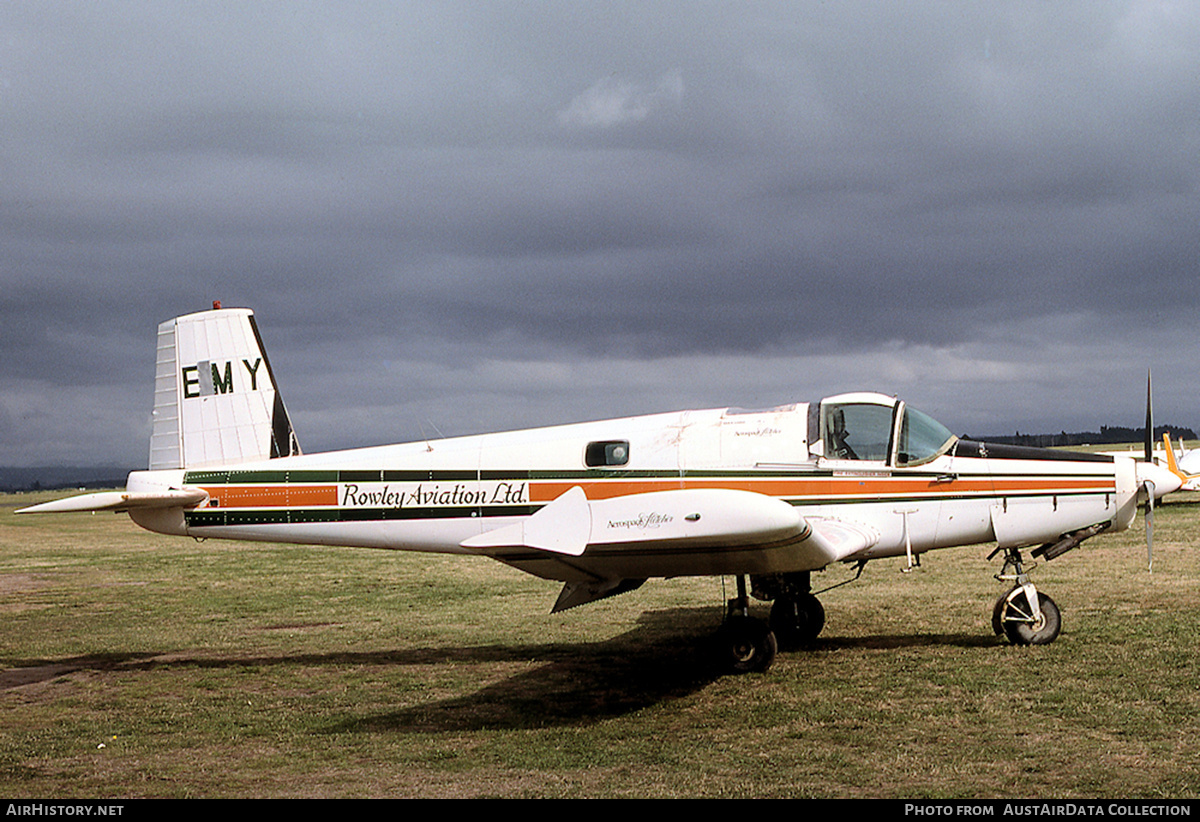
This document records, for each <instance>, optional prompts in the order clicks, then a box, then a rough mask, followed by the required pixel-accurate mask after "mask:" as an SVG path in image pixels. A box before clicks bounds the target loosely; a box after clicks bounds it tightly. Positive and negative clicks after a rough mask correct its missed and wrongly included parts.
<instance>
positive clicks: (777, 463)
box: [21, 304, 1178, 672]
mask: <svg viewBox="0 0 1200 822" xmlns="http://www.w3.org/2000/svg"><path fill="white" fill-rule="evenodd" d="M1155 468H1156V467H1155ZM1138 470H1139V468H1138V467H1137V466H1135V461H1134V460H1133V459H1131V458H1126V457H1111V456H1102V455H1097V454H1075V453H1070V452H1065V451H1053V450H1043V449H1032V448H1018V447H1011V446H999V445H989V444H985V443H981V442H972V441H967V440H962V439H959V438H957V437H955V436H954V435H953V434H951V433H950V431H949V430H948V429H946V428H945V427H944V426H942V425H941V424H939V423H938V422H936V421H935V420H933V419H932V418H930V417H929V416H927V415H926V414H924V413H922V412H920V411H918V410H917V409H915V408H911V407H909V406H908V405H906V404H905V403H903V402H901V401H898V400H897V399H896V398H894V397H889V396H885V395H883V394H875V393H854V394H843V395H840V396H834V397H828V398H826V399H824V400H822V401H820V402H812V403H796V404H794V405H785V406H780V407H777V408H771V409H768V410H759V411H747V410H739V409H734V408H726V409H715V410H704V411H681V412H677V413H667V414H655V415H652V416H641V417H630V418H625V419H614V420H606V421H602V422H587V423H578V424H572V425H563V426H558V427H551V428H540V429H532V430H525V431H512V432H506V433H497V434H487V435H479V436H467V437H458V438H453V439H443V440H437V441H432V442H417V443H409V444H401V445H388V446H381V447H374V448H361V449H354V450H348V451H336V452H328V453H319V454H301V452H300V448H299V446H298V444H297V441H296V436H295V434H294V432H293V430H292V425H291V422H290V421H289V419H288V415H287V411H286V410H285V408H284V405H283V400H282V399H281V397H280V394H279V390H278V388H277V385H276V382H275V377H274V374H273V373H272V371H271V367H270V365H269V364H268V362H267V357H266V353H265V351H264V349H263V346H262V343H261V339H260V337H259V333H258V328H257V325H256V323H255V321H254V317H253V314H252V312H251V311H249V310H248V309H220V308H219V304H214V309H213V310H212V311H204V312H199V313H195V314H189V315H187V316H183V317H178V318H176V319H174V320H170V321H168V322H165V323H163V324H161V325H160V326H159V329H158V357H157V369H156V378H155V391H154V414H153V423H152V431H151V441H150V465H149V470H146V471H135V472H133V473H131V474H130V475H129V479H128V482H127V486H126V489H125V490H124V491H115V492H100V493H91V494H85V495H82V496H78V497H71V498H67V499H62V500H57V501H53V502H47V503H43V504H41V505H35V506H32V507H30V508H26V509H23V511H22V512H21V513H34V512H62V511H97V510H111V511H126V512H128V513H129V516H130V517H131V518H132V519H133V521H134V522H136V523H137V524H138V525H140V526H142V527H144V528H147V529H149V530H151V531H155V532H159V533H163V534H173V535H181V536H191V537H200V538H209V537H215V538H221V539H243V540H263V541H269V542H286V543H304V544H321V545H337V546H361V547H370V548H386V549H397V550H412V551H433V552H442V553H450V554H467V555H482V556H485V557H491V558H493V559H495V560H498V561H500V562H503V563H506V564H507V565H510V566H512V567H514V568H518V569H520V570H522V571H525V572H528V573H530V574H533V575H535V576H538V577H542V578H545V579H551V580H558V581H560V582H562V583H564V584H563V588H562V593H561V594H560V595H559V597H558V600H557V602H556V603H555V605H554V607H553V610H554V611H561V610H563V609H566V608H572V607H575V606H577V605H582V604H584V603H588V602H593V601H595V600H599V599H603V598H605V597H609V596H612V595H614V594H619V593H622V592H625V591H630V590H633V589H634V588H637V587H638V586H640V585H641V584H642V583H643V582H645V581H646V580H647V579H648V578H652V577H664V578H666V577H676V576H697V575H730V576H734V577H736V581H737V597H736V598H735V599H733V600H731V601H730V602H729V604H728V612H727V616H726V619H725V621H724V624H723V625H722V627H721V630H720V631H719V633H718V637H719V638H720V642H719V648H720V653H721V656H722V663H723V664H724V665H725V666H727V668H728V669H729V670H731V671H735V672H746V671H762V670H765V669H766V668H767V667H769V666H770V664H771V662H772V661H773V659H774V658H775V654H776V652H777V648H778V647H779V645H780V644H781V643H782V644H784V645H785V646H787V645H797V644H800V643H803V642H806V641H810V640H812V639H814V638H815V637H816V636H817V634H818V633H819V632H820V631H821V629H822V627H823V626H824V622H825V615H824V609H823V607H822V605H821V603H820V601H819V600H818V599H817V598H816V596H815V595H814V594H813V592H812V586H811V573H812V572H813V571H817V570H820V569H823V568H825V567H827V566H829V565H831V564H833V563H853V564H857V565H858V572H859V574H861V572H862V568H863V566H864V565H865V564H866V563H867V562H868V561H869V560H873V559H877V558H881V557H900V556H903V557H907V560H908V567H909V568H911V567H913V566H914V565H917V564H919V559H920V555H921V554H923V553H924V552H926V551H930V550H933V549H936V548H950V547H953V546H961V545H975V544H981V543H990V542H995V543H997V548H996V550H995V551H994V552H993V554H992V556H995V555H996V554H997V553H1000V552H1003V554H1004V557H1005V563H1004V569H1003V571H1002V573H1001V574H999V575H997V579H1001V580H1003V581H1007V582H1010V583H1012V587H1011V589H1010V590H1008V592H1007V593H1005V594H1004V595H1003V596H1002V597H1001V598H1000V599H999V601H998V602H997V603H996V608H995V613H994V620H993V627H994V629H995V630H996V633H997V634H1004V635H1005V636H1007V638H1008V639H1009V640H1010V641H1012V642H1014V643H1017V644H1031V643H1032V644H1042V643H1047V642H1051V641H1053V640H1054V639H1055V637H1057V636H1058V633H1059V629H1060V615H1059V611H1058V608H1057V606H1056V605H1055V603H1054V602H1053V601H1052V600H1051V599H1050V598H1049V597H1047V596H1046V595H1045V594H1044V593H1042V592H1040V591H1038V590H1037V589H1036V588H1035V587H1034V586H1033V584H1032V583H1031V582H1030V580H1029V576H1028V573H1027V571H1028V570H1029V567H1030V566H1027V565H1025V564H1024V562H1023V560H1022V556H1021V551H1022V549H1025V548H1033V549H1034V550H1033V552H1032V553H1033V554H1034V555H1036V556H1041V557H1044V558H1045V559H1046V560H1050V559H1053V558H1055V557H1057V556H1059V555H1060V554H1062V553H1064V552H1065V551H1068V550H1070V549H1071V548H1074V547H1076V546H1078V545H1079V544H1080V543H1081V542H1083V541H1084V540H1086V539H1089V538H1091V537H1092V536H1095V535H1096V534H1099V533H1102V532H1106V531H1120V530H1122V529H1125V528H1127V527H1129V525H1130V524H1131V523H1132V521H1133V519H1134V517H1135V515H1136V510H1137V507H1138V504H1139V492H1141V494H1140V495H1141V496H1142V497H1145V496H1146V494H1145V491H1144V490H1143V489H1140V488H1139V474H1138ZM1154 482H1155V483H1156V487H1158V488H1162V487H1166V486H1167V485H1169V484H1170V483H1171V482H1178V478H1177V477H1175V475H1173V474H1171V473H1170V472H1168V471H1166V470H1165V469H1159V470H1158V471H1156V472H1155V473H1154ZM1160 483H1161V484H1160ZM747 578H749V586H747ZM748 588H749V591H748ZM751 596H753V597H754V598H756V599H759V600H767V601H773V605H772V606H771V609H770V617H769V620H768V621H763V620H760V619H757V618H753V617H751V616H750V598H751Z"/></svg>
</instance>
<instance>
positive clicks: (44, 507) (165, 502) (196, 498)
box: [17, 488, 208, 514]
mask: <svg viewBox="0 0 1200 822" xmlns="http://www.w3.org/2000/svg"><path fill="white" fill-rule="evenodd" d="M206 499H208V494H207V493H206V492H205V491H203V490H201V489H199V488H186V489H172V490H169V491H132V492H131V491H100V492H97V493H94V494H81V495H79V496H75V497H67V498H66V499H56V500H52V501H50V502H43V503H41V504H40V505H31V506H29V507H28V508H22V509H20V510H19V511H17V513H18V514H62V513H67V512H71V511H116V512H120V511H128V510H130V509H132V508H140V509H149V508H192V507H194V506H197V505H199V504H201V503H202V502H204V501H205V500H206Z"/></svg>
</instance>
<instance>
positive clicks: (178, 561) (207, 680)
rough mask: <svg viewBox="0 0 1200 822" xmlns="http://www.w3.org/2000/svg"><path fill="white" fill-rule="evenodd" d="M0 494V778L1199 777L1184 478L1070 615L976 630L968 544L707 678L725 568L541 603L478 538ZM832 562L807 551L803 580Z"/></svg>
mask: <svg viewBox="0 0 1200 822" xmlns="http://www.w3.org/2000/svg"><path fill="white" fill-rule="evenodd" d="M51 496H52V495H49V494H40V495H21V496H4V497H0V620H2V623H0V624H2V625H3V628H2V630H0V711H2V715H3V722H2V723H0V795H4V796H7V797H38V798H110V797H112V798H135V797H878V798H1006V797H1022V798H1154V799H1160V798H1176V799H1179V798H1195V797H1197V796H1200V676H1198V674H1200V665H1198V663H1200V649H1198V645H1200V644H1198V643H1197V636H1200V551H1197V550H1196V549H1197V544H1198V540H1197V533H1198V528H1200V495H1179V496H1178V498H1177V499H1175V500H1173V501H1171V502H1169V503H1168V504H1166V505H1163V506H1162V507H1160V508H1159V509H1158V511H1157V516H1156V521H1155V562H1154V572H1153V574H1149V573H1147V570H1146V551H1145V544H1144V532H1143V530H1142V523H1141V519H1140V518H1139V520H1138V522H1137V524H1135V526H1134V528H1133V529H1132V530H1130V531H1128V532H1125V533H1123V534H1116V535H1108V536H1101V537H1097V538H1096V539H1094V540H1092V541H1090V542H1088V543H1085V545H1084V546H1083V547H1082V548H1080V549H1078V550H1076V551H1072V552H1070V553H1068V554H1066V555H1065V556H1063V557H1062V558H1060V559H1057V560H1054V561H1053V562H1050V563H1048V564H1044V565H1041V566H1040V567H1039V568H1038V569H1037V570H1036V571H1035V572H1034V579H1035V581H1036V582H1037V584H1038V585H1039V587H1041V588H1042V589H1043V590H1045V591H1046V592H1047V593H1049V594H1050V595H1051V596H1052V597H1054V599H1055V600H1056V601H1057V602H1058V604H1059V606H1060V608H1061V609H1062V611H1063V625H1064V628H1063V634H1062V636H1061V637H1060V638H1059V640H1058V641H1057V642H1055V643H1054V644H1052V645H1049V646H1045V647H1026V648H1017V647H1012V646H1009V645H1007V644H1006V643H1003V642H1001V641H999V640H997V639H996V638H995V637H994V636H992V633H991V628H990V624H989V620H990V614H991V608H992V603H993V601H994V600H995V598H996V597H997V596H998V595H999V594H1000V593H1001V592H1002V590H1003V587H1002V585H1001V583H999V582H997V581H995V580H994V579H993V578H992V575H993V574H994V573H996V572H997V571H998V570H999V565H998V563H995V562H993V563H991V564H989V563H988V562H987V561H986V559H985V558H986V556H987V554H988V553H989V551H990V547H988V546H978V547H974V548H961V549H957V550H950V551H941V552H935V553H932V554H928V555H926V556H925V557H924V560H923V567H922V568H921V569H919V570H917V571H916V572H913V573H908V574H903V573H901V572H900V569H901V567H902V563H901V562H898V561H880V562H877V563H872V564H871V565H870V566H868V568H867V570H866V571H865V573H864V575H863V578H862V579H861V580H859V581H858V582H856V583H853V584H850V585H846V586H843V587H840V588H837V589H836V590H832V591H829V592H828V593H826V594H824V595H823V596H822V601H823V602H824V604H825V608H826V611H827V613H828V623H827V627H826V630H825V633H824V634H823V635H822V637H821V638H820V640H819V641H818V643H817V644H816V645H815V646H814V647H813V648H812V649H810V650H806V651H801V652H792V653H787V654H781V655H780V657H779V659H778V660H777V661H776V664H775V666H774V667H773V668H772V669H771V670H770V671H768V672H767V673H766V674H761V675H750V676H741V677H721V676H718V675H716V674H715V673H714V671H713V670H712V669H711V668H710V667H709V664H708V661H707V659H708V657H707V656H706V654H705V643H704V640H705V638H706V637H707V636H708V634H709V633H710V632H711V631H712V629H713V628H715V626H716V624H717V622H718V621H719V619H720V616H721V612H722V609H723V604H722V603H723V601H724V600H725V598H726V597H728V596H731V595H732V591H731V590H730V587H731V581H728V580H726V581H722V580H720V579H704V578H702V579H688V580H669V581H663V580H655V581H651V582H649V583H647V585H646V586H645V587H643V588H642V589H640V590H638V591H635V592H633V593H630V594H625V595H623V596H620V597H617V598H615V599H612V600H608V601H605V602H601V603H597V604H594V605H591V606H585V607H583V608H579V609H575V610H572V611H568V612H566V613H563V614H556V615H550V614H549V613H548V611H549V608H550V605H551V603H553V601H554V598H555V597H556V595H557V587H556V586H555V585H553V584H552V583H548V582H544V581H541V580H537V579H534V578H532V577H526V576H523V575H521V574H519V573H517V572H515V571H513V570H511V569H508V568H506V567H504V566H502V565H499V564H495V563H490V562H488V561H486V560H482V559H461V558H457V559H456V558H448V557H437V556H430V555H415V554H414V555H409V554H399V553H391V552H383V551H368V550H354V549H311V548H303V547H300V548H297V547H287V546H279V545H266V544H253V543H227V542H219V541H209V542H196V541H193V540H189V539H178V538H168V537H160V536H156V535H153V534H150V533H147V532H145V531H141V530H140V529H138V528H137V527H136V526H134V525H133V524H132V523H131V522H130V521H129V520H128V518H127V517H125V516H123V515H100V514H97V515H87V514H82V515H79V514H76V515H57V516H53V515H48V516H41V517H34V516H24V517H15V516H13V510H14V509H15V508H17V507H20V506H23V505H28V504H32V503H33V502H36V501H41V500H43V499H47V498H50V497H51ZM851 576H852V574H851V572H850V569H847V568H835V569H831V570H830V571H828V572H826V573H824V574H821V575H817V576H816V577H815V584H816V585H817V587H818V588H823V587H827V586H829V585H832V584H834V583H837V582H841V581H843V580H847V579H850V577H851Z"/></svg>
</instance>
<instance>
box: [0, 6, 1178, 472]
mask: <svg viewBox="0 0 1200 822" xmlns="http://www.w3.org/2000/svg"><path fill="white" fill-rule="evenodd" d="M1198 43H1200V12H1198V11H1196V10H1194V9H1193V8H1192V6H1191V5H1190V4H1187V3H1183V2H1178V3H1173V2H1148V0H1147V1H1143V2H1138V1H1137V0H1128V2H1106V3H1084V2H1077V3H1070V2H1068V3H1054V4H1047V3H1043V2H1012V3H990V4H960V3H949V2H912V3H889V4H880V3H855V2H850V3H836V4H826V3H811V4H807V3H801V4H796V3H769V2H762V3H750V4H745V5H742V6H738V7H730V6H727V5H725V4H709V3H674V2H656V3H608V4H601V5H597V4H577V3H545V4H531V3H520V2H511V3H488V4H463V5H443V4H429V3H378V4H377V3H357V4H350V5H341V4H336V5H331V4H326V3H287V4H275V3H245V4H235V5H207V4H200V5H197V4H192V3H176V2H165V3H109V2H99V3H87V4H80V3H38V4H12V5H8V6H5V7H3V8H0V124H2V125H3V128H4V133H5V135H6V138H5V140H4V141H3V142H2V143H0V185H2V186H3V188H2V189H0V190H2V191H3V197H0V247H2V248H3V249H4V254H3V256H2V258H0V285H2V286H3V288H2V289H0V311H2V312H3V316H4V319H5V322H4V323H3V324H0V353H2V354H3V356H2V357H0V381H3V386H4V390H3V392H2V393H0V462H4V463H12V464H36V463H39V462H46V461H50V462H62V461H91V462H104V461H112V460H120V461H126V462H130V463H132V464H135V465H136V464H137V463H138V462H140V461H141V460H142V459H143V454H144V452H145V444H144V438H145V435H146V430H147V428H148V425H147V424H146V423H145V419H146V418H147V416H148V415H147V411H148V405H149V395H150V391H151V373H152V365H151V361H152V357H153V333H154V328H155V325H156V324H157V323H158V322H159V321H161V320H164V319H167V318H169V317H171V316H174V315H176V314H180V313H185V312H188V311H194V310H197V309H200V308H204V307H206V306H207V305H208V304H209V303H210V302H211V300H213V299H221V300H222V301H224V303H225V304H226V305H238V304H240V305H249V306H251V307H253V308H255V309H256V311H257V312H258V313H259V317H260V324H261V325H262V327H263V330H264V333H265V334H266V336H267V343H268V346H269V347H270V349H271V353H272V358H273V360H274V361H275V364H276V369H277V371H279V372H281V377H282V378H283V379H284V388H285V392H286V395H287V397H288V401H289V405H290V406H291V407H292V412H293V416H294V417H296V420H297V425H298V427H299V428H300V433H301V435H302V436H304V435H305V434H306V431H305V424H306V423H311V426H312V431H311V434H310V435H309V436H307V437H304V438H305V440H306V442H305V444H306V447H308V448H309V449H314V448H318V447H321V448H323V447H340V446H346V445H352V444H366V443H370V442H374V441H379V440H387V439H395V438H399V439H403V438H409V437H414V436H417V437H419V436H426V435H428V431H429V430H430V429H431V427H432V428H433V429H434V430H437V431H441V432H443V433H446V434H450V433H463V432H466V431H473V430H482V429H486V428H489V427H493V426H494V427H512V426H515V425H527V424H540V423H552V422H558V421H563V420H567V419H581V418H587V417H597V416H606V415H609V414H626V413H637V412H640V411H655V410H665V409H667V408H670V407H672V406H673V405H675V404H684V405H722V404H744V405H753V404H766V403H769V402H785V401H790V400H793V399H808V398H813V397H817V396H820V395H821V394H823V393H828V392H829V391H832V390H841V389H845V388H860V387H861V388H874V389H880V390H885V391H889V392H895V393H902V394H905V395H906V396H909V397H911V398H912V399H914V400H916V401H919V402H922V403H923V404H924V405H926V406H927V407H928V408H929V410H930V411H932V412H934V413H935V415H936V416H939V417H941V418H942V419H944V420H946V421H947V422H948V423H950V424H952V425H953V426H954V427H957V428H960V429H966V428H968V427H969V428H970V429H971V430H973V431H975V432H976V433H979V432H980V431H981V430H982V431H983V432H985V433H986V432H988V431H1004V430H1008V429H1009V428H1021V429H1022V430H1027V429H1037V428H1039V427H1043V428H1047V429H1050V430H1057V429H1059V428H1064V427H1065V428H1071V427H1073V426H1075V427H1088V426H1093V427H1094V426H1097V425H1099V424H1136V422H1137V420H1138V419H1139V414H1140V409H1139V403H1140V399H1139V397H1140V393H1141V390H1142V389H1141V388H1140V383H1141V381H1142V380H1143V379H1144V374H1145V370H1146V369H1147V368H1148V367H1150V366H1152V365H1153V366H1156V367H1158V368H1161V373H1162V376H1161V377H1160V378H1159V379H1158V380H1157V381H1156V390H1157V393H1158V405H1159V408H1160V415H1161V414H1165V415H1167V416H1168V417H1172V418H1175V419H1177V421H1178V422H1179V423H1180V424H1186V425H1193V426H1195V425H1197V424H1200V421H1194V419H1195V413H1194V412H1195V404H1196V400H1195V392H1194V391H1192V386H1193V385H1195V382H1196V379H1197V374H1196V366H1195V361H1196V358H1195V353H1196V350H1195V343H1194V342H1193V341H1192V339H1193V338H1194V318H1195V317H1196V316H1197V308H1198V305H1197V302H1198V300H1200V296H1198V293H1197V289H1196V287H1195V283H1196V281H1197V277H1196V274H1197V262H1196V261H1197V259H1200V257H1198V255H1197V251H1198V250H1200V249H1198V248H1197V245H1198V243H1197V239H1196V232H1195V228H1194V227H1195V226H1196V225H1198V224H1200V214H1198V213H1197V212H1198V210H1200V198H1198V196H1197V174H1198V172H1197V170H1196V169H1197V167H1196V164H1195V157H1196V156H1197V151H1198V149H1200V127H1198V124H1200V87H1198V86H1197V84H1196V83H1195V77H1196V76H1197V74H1198V70H1200V46H1198V45H1197V44H1198ZM1130 415H1132V416H1130Z"/></svg>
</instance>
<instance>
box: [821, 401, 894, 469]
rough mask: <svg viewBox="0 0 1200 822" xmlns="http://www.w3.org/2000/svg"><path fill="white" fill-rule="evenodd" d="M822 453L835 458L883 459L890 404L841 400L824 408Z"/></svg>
mask: <svg viewBox="0 0 1200 822" xmlns="http://www.w3.org/2000/svg"><path fill="white" fill-rule="evenodd" d="M824 423H825V431H824V434H825V456H826V457H828V458H829V459H835V460H872V461H876V462H887V459H888V449H889V447H890V446H891V441H892V408H891V407H889V406H886V405H874V404H870V403H843V404H839V405H831V406H827V407H826V408H825V420H824Z"/></svg>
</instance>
